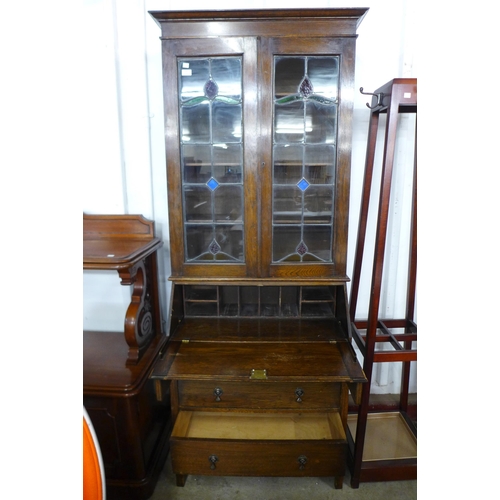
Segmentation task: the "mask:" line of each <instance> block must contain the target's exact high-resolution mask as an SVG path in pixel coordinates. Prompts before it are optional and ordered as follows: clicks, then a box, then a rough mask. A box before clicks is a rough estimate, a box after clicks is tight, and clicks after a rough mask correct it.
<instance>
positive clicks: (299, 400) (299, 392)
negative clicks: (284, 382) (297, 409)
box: [295, 387, 304, 403]
mask: <svg viewBox="0 0 500 500" xmlns="http://www.w3.org/2000/svg"><path fill="white" fill-rule="evenodd" d="M295 395H296V396H297V399H296V400H295V401H297V403H302V396H303V395H304V391H303V390H302V389H301V388H300V387H299V388H298V389H296V390H295Z"/></svg>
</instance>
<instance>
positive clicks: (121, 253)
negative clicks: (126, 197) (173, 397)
mask: <svg viewBox="0 0 500 500" xmlns="http://www.w3.org/2000/svg"><path fill="white" fill-rule="evenodd" d="M161 245H162V242H161V240H160V239H159V238H155V237H154V225H153V222H151V221H148V220H146V219H144V218H143V217H141V216H138V215H84V216H83V269H84V270H112V271H117V272H118V274H119V277H120V278H121V283H122V284H123V285H131V286H132V296H131V302H130V305H129V307H128V309H127V313H126V316H125V324H124V331H120V332H106V331H84V332H83V404H84V406H85V408H86V410H87V413H88V414H89V416H90V419H91V421H92V424H93V426H94V428H95V431H96V434H97V438H98V441H99V445H100V448H101V451H102V457H103V462H104V469H105V479H106V496H107V498H108V499H111V500H113V499H116V500H129V499H130V500H145V499H146V498H149V497H150V496H151V494H152V493H153V490H154V487H155V484H156V481H157V478H158V475H159V473H160V471H161V469H162V467H163V464H164V462H165V459H166V456H167V453H168V435H169V432H170V428H171V419H170V408H169V406H168V404H167V403H166V402H165V401H163V400H164V399H165V398H163V397H162V394H161V391H162V386H161V382H159V381H158V382H154V381H152V380H151V379H149V374H150V372H151V369H152V366H153V363H154V361H155V360H156V359H157V357H158V355H159V353H160V352H161V350H162V348H163V347H164V345H165V343H166V336H165V335H162V334H161V329H160V310H159V302H158V287H157V256H156V252H157V250H158V249H159V248H160V247H161Z"/></svg>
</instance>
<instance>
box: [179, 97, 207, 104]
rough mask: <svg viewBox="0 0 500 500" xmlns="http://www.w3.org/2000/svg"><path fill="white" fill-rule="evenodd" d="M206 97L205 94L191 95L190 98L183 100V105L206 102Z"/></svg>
mask: <svg viewBox="0 0 500 500" xmlns="http://www.w3.org/2000/svg"><path fill="white" fill-rule="evenodd" d="M207 101H208V98H207V97H205V96H199V97H193V98H192V99H189V100H187V101H186V102H183V103H182V105H183V106H196V105H197V104H201V103H202V102H207Z"/></svg>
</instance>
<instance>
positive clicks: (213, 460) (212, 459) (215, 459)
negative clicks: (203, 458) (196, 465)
mask: <svg viewBox="0 0 500 500" xmlns="http://www.w3.org/2000/svg"><path fill="white" fill-rule="evenodd" d="M208 461H209V462H210V469H212V470H215V463H216V462H218V461H219V458H218V457H217V455H210V456H209V457H208Z"/></svg>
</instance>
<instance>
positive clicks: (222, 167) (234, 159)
mask: <svg viewBox="0 0 500 500" xmlns="http://www.w3.org/2000/svg"><path fill="white" fill-rule="evenodd" d="M213 159H214V166H213V175H214V177H215V178H216V179H217V180H218V181H219V182H220V183H221V184H224V183H233V184H234V183H236V184H241V181H242V180H243V147H242V145H241V144H220V145H219V144H214V147H213Z"/></svg>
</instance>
